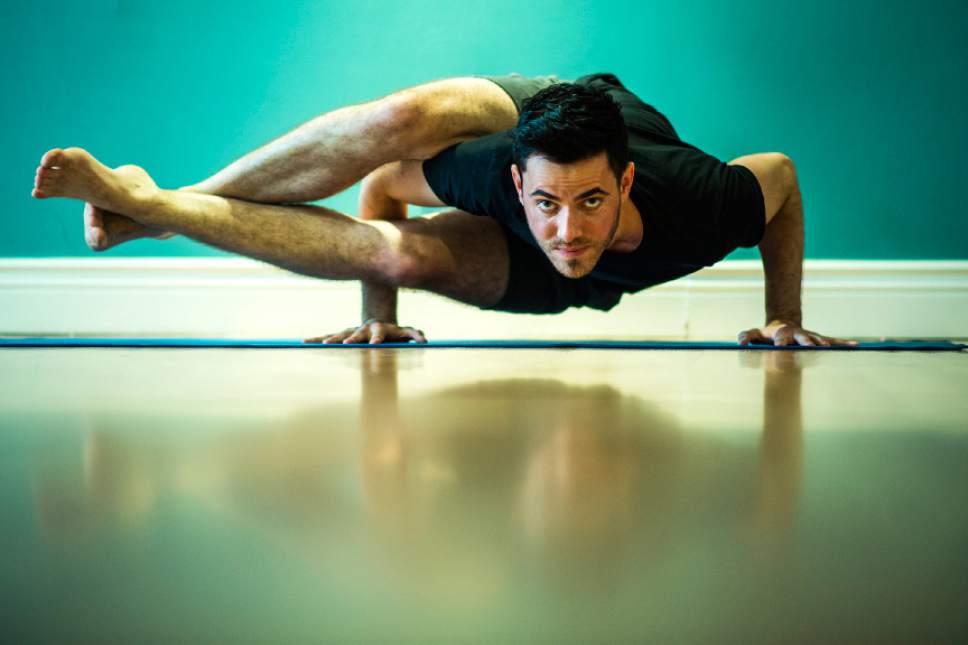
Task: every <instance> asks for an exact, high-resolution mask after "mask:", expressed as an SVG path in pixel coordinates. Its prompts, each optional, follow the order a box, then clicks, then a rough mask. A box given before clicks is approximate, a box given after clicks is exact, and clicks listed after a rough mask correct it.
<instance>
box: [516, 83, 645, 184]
mask: <svg viewBox="0 0 968 645" xmlns="http://www.w3.org/2000/svg"><path fill="white" fill-rule="evenodd" d="M511 139H512V155H513V156H514V163H515V164H517V166H518V168H519V169H520V171H521V172H522V173H523V172H524V171H525V169H526V164H527V159H528V157H530V156H531V155H533V154H539V155H541V156H542V157H546V158H547V159H549V160H550V161H553V162H555V163H572V162H574V161H581V160H582V159H587V158H588V157H593V156H595V155H597V154H599V153H600V152H602V151H604V152H605V153H606V155H607V156H608V165H609V166H611V168H612V172H614V173H615V177H616V178H617V179H618V180H619V181H620V182H621V180H622V173H624V172H625V167H626V166H628V163H629V142H628V130H627V129H626V127H625V120H624V119H623V118H622V111H621V109H620V107H619V104H618V103H617V102H616V101H615V99H613V98H612V97H611V96H610V95H609V94H608V93H606V92H605V91H603V90H599V89H596V88H593V87H588V86H587V85H577V84H575V83H555V84H554V85H549V86H548V87H546V88H544V89H543V90H541V91H540V92H538V93H537V94H535V95H534V96H532V97H531V98H529V99H527V100H525V102H524V107H523V110H522V111H521V116H520V118H518V124H517V126H516V127H515V128H514V130H512V131H511Z"/></svg>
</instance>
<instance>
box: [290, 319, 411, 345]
mask: <svg viewBox="0 0 968 645" xmlns="http://www.w3.org/2000/svg"><path fill="white" fill-rule="evenodd" d="M411 339H413V340H415V341H417V342H418V343H426V342H427V338H426V337H425V336H424V334H423V332H422V331H420V330H419V329H414V328H413V327H399V326H397V325H395V324H393V323H387V322H380V321H379V320H367V321H366V322H364V323H363V324H362V325H360V326H359V327H348V328H346V329H344V330H343V331H341V332H337V333H335V334H329V335H328V336H316V337H314V338H307V339H305V340H304V341H303V342H304V343H325V344H332V343H343V344H353V343H369V344H372V345H375V344H377V343H382V342H384V341H387V342H391V343H392V342H403V343H408V342H410V340H411Z"/></svg>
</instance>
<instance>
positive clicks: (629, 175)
mask: <svg viewBox="0 0 968 645" xmlns="http://www.w3.org/2000/svg"><path fill="white" fill-rule="evenodd" d="M634 181H635V163H633V162H631V161H630V162H629V165H627V166H626V167H625V172H624V173H622V186H621V190H622V197H628V196H629V192H630V191H631V190H632V182H634Z"/></svg>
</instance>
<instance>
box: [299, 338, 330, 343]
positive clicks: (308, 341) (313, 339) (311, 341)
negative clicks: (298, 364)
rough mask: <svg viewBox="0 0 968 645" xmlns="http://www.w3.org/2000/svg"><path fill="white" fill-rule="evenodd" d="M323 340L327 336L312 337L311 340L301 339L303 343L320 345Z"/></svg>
mask: <svg viewBox="0 0 968 645" xmlns="http://www.w3.org/2000/svg"><path fill="white" fill-rule="evenodd" d="M323 338H328V336H313V337H312V338H303V342H304V343H321V342H323Z"/></svg>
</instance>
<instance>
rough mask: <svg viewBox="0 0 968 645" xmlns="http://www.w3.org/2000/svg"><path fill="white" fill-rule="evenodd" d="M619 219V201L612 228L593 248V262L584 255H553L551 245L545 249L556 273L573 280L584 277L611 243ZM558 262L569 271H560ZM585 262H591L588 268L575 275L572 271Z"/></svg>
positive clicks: (620, 211) (620, 205) (593, 267)
mask: <svg viewBox="0 0 968 645" xmlns="http://www.w3.org/2000/svg"><path fill="white" fill-rule="evenodd" d="M621 219H622V203H621V202H619V204H618V208H617V209H616V210H615V219H614V221H613V222H612V229H611V230H610V231H609V232H608V237H607V238H606V240H605V241H604V242H602V244H601V245H599V246H597V247H596V248H595V251H597V253H596V254H595V260H594V262H592V261H591V259H590V258H589V257H588V256H586V257H585V258H584V259H578V258H575V259H573V260H562V259H561V258H558V257H555V250H554V247H553V246H552V247H548V248H546V249H545V255H547V256H548V258H549V259H551V258H554V259H552V261H551V263H552V265H554V266H555V270H557V271H558V273H560V274H562V275H563V276H565V277H566V278H571V279H573V280H578V279H579V278H584V277H585V276H586V275H588V274H589V273H591V272H592V271H593V270H594V269H595V266H596V265H597V264H598V260H599V259H601V257H602V253H604V252H605V249H607V248H608V247H609V246H610V245H611V244H612V241H613V240H614V239H615V235H616V234H617V233H618V225H619V222H620V221H621ZM558 262H562V263H564V265H565V266H567V267H568V269H570V271H568V272H566V271H562V270H561V267H560V266H558ZM586 262H590V263H591V266H590V267H589V268H588V270H587V271H583V272H582V273H580V274H579V275H575V274H574V272H575V271H578V270H581V268H582V265H583V264H584V263H586Z"/></svg>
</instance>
